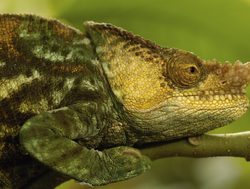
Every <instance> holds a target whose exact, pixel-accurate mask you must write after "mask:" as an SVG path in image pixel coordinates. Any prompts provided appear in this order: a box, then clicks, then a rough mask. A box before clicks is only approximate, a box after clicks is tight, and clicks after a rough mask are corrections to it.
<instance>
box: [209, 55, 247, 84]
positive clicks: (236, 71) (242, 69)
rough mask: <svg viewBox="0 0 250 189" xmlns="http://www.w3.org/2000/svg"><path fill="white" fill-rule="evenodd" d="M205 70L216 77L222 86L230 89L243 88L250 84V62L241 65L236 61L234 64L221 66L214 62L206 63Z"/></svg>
mask: <svg viewBox="0 0 250 189" xmlns="http://www.w3.org/2000/svg"><path fill="white" fill-rule="evenodd" d="M205 65H206V67H207V69H208V70H209V71H210V72H211V73H215V74H216V75H218V76H219V77H220V78H221V80H222V83H223V84H224V85H226V84H227V85H229V87H230V88H232V87H235V88H245V86H246V85H247V84H248V83H249V82H250V62H247V63H241V62H240V61H236V62H235V63H234V64H230V63H228V62H226V63H225V64H221V63H219V62H218V61H216V60H212V61H206V63H205Z"/></svg>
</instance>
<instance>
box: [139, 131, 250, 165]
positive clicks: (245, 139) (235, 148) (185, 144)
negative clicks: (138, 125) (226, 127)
mask: <svg viewBox="0 0 250 189" xmlns="http://www.w3.org/2000/svg"><path fill="white" fill-rule="evenodd" d="M141 152H142V153H143V154H144V155H147V156H148V157H150V158H151V159H152V160H156V159H161V158H166V157H180V156H181V157H194V158H201V157H214V156H234V157H244V158H245V159H246V160H247V161H249V160H250V131H247V132H240V133H230V134H211V135H210V134H205V135H201V136H197V137H190V138H188V139H181V140H178V141H174V142H169V143H162V144H155V145H152V146H147V147H144V148H141Z"/></svg>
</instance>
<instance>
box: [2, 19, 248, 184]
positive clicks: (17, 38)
mask: <svg viewBox="0 0 250 189" xmlns="http://www.w3.org/2000/svg"><path fill="white" fill-rule="evenodd" d="M85 27H86V33H85V34H83V33H81V32H80V31H77V30H75V29H73V28H71V27H69V26H65V25H63V24H61V23H59V22H58V21H55V20H48V19H44V18H40V17H37V16H30V15H23V16H20V15H0V81H1V85H0V107H1V108H0V110H1V118H0V125H1V130H0V134H1V135H0V136H1V142H0V148H1V153H0V162H1V165H0V168H1V174H0V180H1V181H2V183H3V184H2V186H1V187H2V188H20V187H22V186H24V184H27V182H28V180H29V179H30V178H32V177H34V176H36V175H39V174H41V173H42V172H43V171H44V170H46V168H45V166H43V165H46V166H47V167H48V168H51V169H53V170H56V171H58V172H60V173H62V174H63V175H68V176H70V177H72V178H75V179H77V180H79V181H82V182H87V183H90V184H92V185H103V184H108V183H111V182H116V181H120V180H125V179H128V178H131V177H134V176H137V175H139V174H141V173H143V172H144V171H146V170H147V169H148V168H149V167H150V160H149V159H148V158H147V157H145V156H143V155H141V154H140V152H139V151H138V150H136V149H135V148H133V147H136V146H137V145H141V144H147V143H152V142H161V141H170V140H173V139H176V138H184V137H188V136H195V135H199V134H202V133H204V132H207V131H209V130H212V129H214V128H216V127H220V126H223V125H226V124H228V123H230V122H232V121H233V120H235V119H237V118H239V117H240V116H241V115H242V114H244V113H245V112H246V110H247V108H248V99H247V97H246V95H245V92H244V91H243V89H244V88H245V87H246V85H247V84H248V82H249V80H250V74H249V73H250V66H249V64H241V63H236V64H234V65H231V64H220V63H219V62H217V61H203V60H201V59H200V58H199V57H197V56H195V55H194V54H192V53H190V52H187V51H183V50H179V49H171V48H161V47H159V46H157V45H156V44H154V43H152V42H150V41H147V40H144V39H142V38H141V37H138V36H135V35H133V34H132V33H130V32H127V31H125V30H123V29H121V28H118V27H115V26H112V25H109V24H100V23H94V22H86V23H85ZM18 138H19V139H20V143H19V142H18ZM37 160H38V162H40V163H38V162H37ZM6 163H8V165H7V166H6V165H5V164H6ZM24 163H27V169H29V170H32V171H33V172H32V171H27V172H26V173H25V174H26V175H25V178H26V179H19V178H20V177H21V178H22V177H23V176H20V175H22V174H23V171H22V169H20V168H19V169H18V167H20V165H23V164H24ZM16 170H19V172H18V171H16ZM20 170H21V171H20Z"/></svg>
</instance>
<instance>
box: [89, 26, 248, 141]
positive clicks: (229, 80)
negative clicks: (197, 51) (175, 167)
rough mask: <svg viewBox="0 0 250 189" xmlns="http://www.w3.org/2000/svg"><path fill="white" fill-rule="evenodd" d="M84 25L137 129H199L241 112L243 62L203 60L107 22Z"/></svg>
mask: <svg viewBox="0 0 250 189" xmlns="http://www.w3.org/2000/svg"><path fill="white" fill-rule="evenodd" d="M85 25H86V28H87V33H88V34H89V37H91V39H92V41H93V43H94V45H95V46H96V52H97V55H98V57H99V60H100V62H101V63H102V66H103V69H104V72H105V73H106V76H107V78H108V81H109V84H110V86H111V89H112V91H113V93H114V94H115V96H116V97H117V99H118V101H120V102H121V104H122V105H123V106H124V109H125V111H126V112H127V113H128V115H129V116H130V117H131V119H132V120H133V121H134V122H135V123H136V125H137V126H136V127H137V128H138V127H139V128H140V129H141V130H143V133H148V135H150V134H152V133H160V135H161V138H162V139H163V140H166V139H174V138H180V137H184V136H192V135H197V134H202V133H204V132H206V131H209V130H212V129H214V128H216V127H220V126H223V125H226V124H228V123H230V122H232V121H233V120H235V119H237V118H239V117H240V116H241V115H243V114H244V113H245V112H246V111H247V108H248V99H247V97H246V95H245V91H244V90H245V88H246V86H247V84H248V83H249V81H250V64H249V63H247V64H242V63H239V62H236V63H235V64H228V63H227V64H221V63H219V62H217V61H203V60H201V59H200V58H199V57H197V56H195V55H194V54H192V53H190V52H187V51H183V50H178V49H172V48H161V47H159V46H158V45H156V44H154V43H152V42H150V41H148V40H144V39H143V38H141V37H139V36H136V35H133V34H132V33H130V32H127V31H125V30H123V29H122V28H117V27H115V26H112V25H110V24H100V23H94V22H87V23H86V24H85ZM158 135H159V134H158Z"/></svg>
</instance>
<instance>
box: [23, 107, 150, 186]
mask: <svg viewBox="0 0 250 189" xmlns="http://www.w3.org/2000/svg"><path fill="white" fill-rule="evenodd" d="M100 106H101V105H97V103H95V102H89V103H82V104H80V103H79V104H75V105H72V106H69V107H64V108H61V109H57V110H53V111H49V112H45V113H42V114H39V115H37V116H35V117H33V118H31V119H29V120H28V121H27V122H26V123H25V124H24V125H23V127H22V128H21V131H20V142H21V144H22V145H23V146H24V148H25V149H26V150H27V151H28V152H29V154H30V155H31V156H33V157H34V158H36V159H38V160H39V161H41V162H42V163H44V164H46V165H47V166H49V167H51V168H53V169H55V170H56V171H58V172H60V173H63V174H65V175H69V176H71V177H73V178H75V179H77V180H79V181H83V182H86V183H89V184H92V185H103V184H108V183H111V182H116V181H120V180H125V179H128V178H131V177H134V176H137V175H139V174H141V173H143V172H144V171H145V170H147V169H148V168H149V167H150V166H149V165H150V160H149V159H148V158H147V157H145V156H142V155H141V154H140V152H139V151H138V150H136V149H134V148H131V147H126V146H118V147H114V148H110V149H106V150H104V151H98V150H95V149H88V148H86V147H84V146H81V145H80V144H79V143H77V142H76V141H77V140H79V139H84V138H85V139H87V138H88V137H93V135H95V134H97V133H98V132H99V129H98V125H99V126H100V124H102V121H103V120H100V116H99V114H98V113H96V112H98V110H99V111H100V109H101V107H100ZM106 119H107V118H106Z"/></svg>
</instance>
